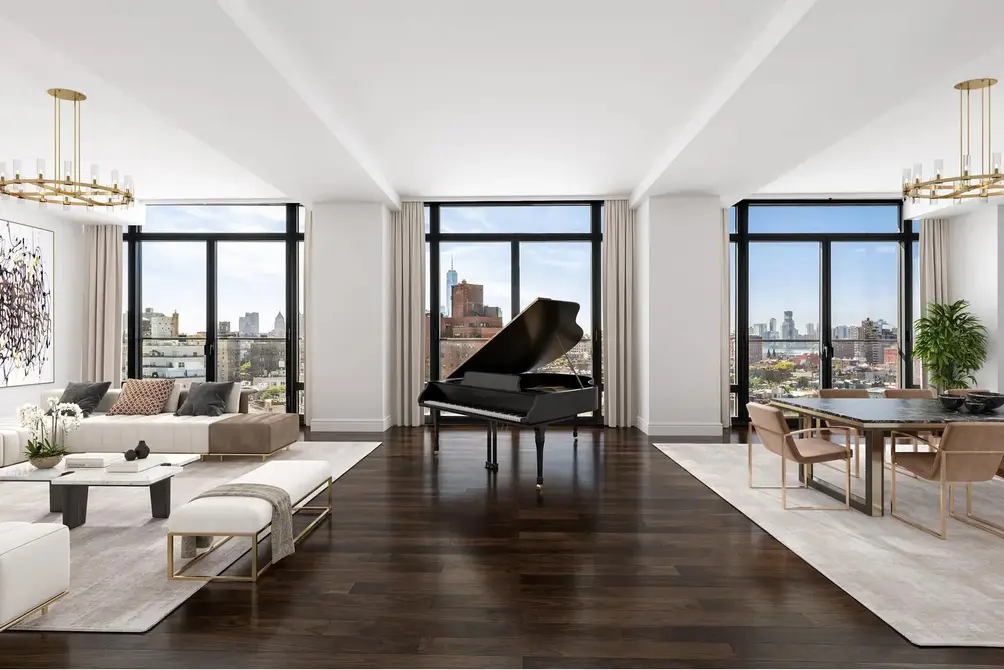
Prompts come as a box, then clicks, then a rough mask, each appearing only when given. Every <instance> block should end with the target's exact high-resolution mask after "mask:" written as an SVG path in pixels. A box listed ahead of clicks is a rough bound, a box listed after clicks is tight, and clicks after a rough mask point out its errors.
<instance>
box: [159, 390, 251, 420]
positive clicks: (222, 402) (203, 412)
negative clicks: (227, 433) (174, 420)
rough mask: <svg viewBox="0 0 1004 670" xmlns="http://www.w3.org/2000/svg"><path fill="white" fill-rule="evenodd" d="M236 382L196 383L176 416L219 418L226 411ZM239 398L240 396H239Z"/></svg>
mask: <svg viewBox="0 0 1004 670" xmlns="http://www.w3.org/2000/svg"><path fill="white" fill-rule="evenodd" d="M233 388H234V382H203V383H198V382H196V383H194V384H192V386H191V388H189V389H188V396H187V397H186V398H185V402H184V403H183V404H182V405H181V407H179V408H178V411H176V412H175V413H174V414H175V416H219V415H221V414H223V412H224V410H226V407H227V403H228V401H229V398H230V396H231V392H232V391H233ZM238 397H239V396H238Z"/></svg>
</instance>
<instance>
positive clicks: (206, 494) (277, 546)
mask: <svg viewBox="0 0 1004 670" xmlns="http://www.w3.org/2000/svg"><path fill="white" fill-rule="evenodd" d="M199 498H259V499H261V500H264V501H266V502H268V503H269V504H271V505H272V562H273V563H277V562H278V561H279V560H281V559H283V558H285V557H286V556H289V555H290V554H292V553H293V552H294V551H296V547H295V546H294V545H293V505H292V502H291V501H290V499H289V494H288V493H286V491H285V490H284V489H281V488H279V487H277V486H272V485H271V484H250V483H248V484H222V485H220V486H217V487H214V488H211V489H209V490H208V491H203V492H202V493H200V494H199V495H197V496H195V497H194V498H192V500H198V499H199ZM212 541H213V538H212V537H208V536H198V537H196V536H194V535H188V536H185V537H183V538H181V557H182V558H193V557H194V556H195V554H196V550H197V549H204V548H206V547H209V545H210V544H211V543H212ZM256 550H257V547H256Z"/></svg>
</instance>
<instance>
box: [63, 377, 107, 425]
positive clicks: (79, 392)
mask: <svg viewBox="0 0 1004 670" xmlns="http://www.w3.org/2000/svg"><path fill="white" fill-rule="evenodd" d="M111 385H112V383H111V382H68V383H67V384H66V388H64V389H63V394H62V395H61V396H59V402H61V403H64V402H68V403H73V404H75V405H77V406H78V407H80V411H81V412H83V413H84V416H85V417H86V416H90V415H91V414H92V413H93V412H94V410H96V409H97V408H98V403H100V402H101V399H102V398H104V397H105V394H106V393H108V387H109V386H111Z"/></svg>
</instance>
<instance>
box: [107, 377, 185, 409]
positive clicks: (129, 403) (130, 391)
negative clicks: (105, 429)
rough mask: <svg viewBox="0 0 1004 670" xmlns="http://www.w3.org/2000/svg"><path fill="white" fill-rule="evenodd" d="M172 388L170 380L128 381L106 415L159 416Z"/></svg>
mask: <svg viewBox="0 0 1004 670" xmlns="http://www.w3.org/2000/svg"><path fill="white" fill-rule="evenodd" d="M173 387H174V381H173V380H171V379H129V380H127V381H126V382H125V383H123V384H122V393H121V395H119V399H118V401H117V402H116V403H115V404H114V405H112V407H111V409H109V410H108V414H109V415H116V414H119V415H121V414H128V415H152V414H159V413H160V412H161V410H162V409H163V408H164V405H165V403H167V399H168V397H170V395H171V389H172V388H173Z"/></svg>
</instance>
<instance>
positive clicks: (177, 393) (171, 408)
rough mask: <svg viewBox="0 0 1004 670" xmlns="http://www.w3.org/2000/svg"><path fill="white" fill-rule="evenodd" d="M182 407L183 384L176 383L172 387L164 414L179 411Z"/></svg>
mask: <svg viewBox="0 0 1004 670" xmlns="http://www.w3.org/2000/svg"><path fill="white" fill-rule="evenodd" d="M180 406H181V384H179V383H177V382H175V383H174V386H172V387H171V395H169V396H167V402H166V403H164V409H162V410H161V411H162V412H171V413H172V414H173V413H174V412H177V411H178V408H179V407H180Z"/></svg>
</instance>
